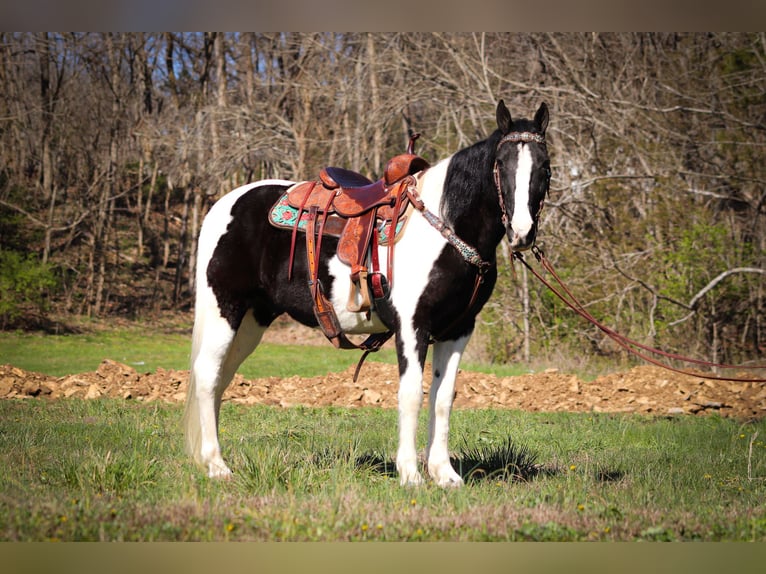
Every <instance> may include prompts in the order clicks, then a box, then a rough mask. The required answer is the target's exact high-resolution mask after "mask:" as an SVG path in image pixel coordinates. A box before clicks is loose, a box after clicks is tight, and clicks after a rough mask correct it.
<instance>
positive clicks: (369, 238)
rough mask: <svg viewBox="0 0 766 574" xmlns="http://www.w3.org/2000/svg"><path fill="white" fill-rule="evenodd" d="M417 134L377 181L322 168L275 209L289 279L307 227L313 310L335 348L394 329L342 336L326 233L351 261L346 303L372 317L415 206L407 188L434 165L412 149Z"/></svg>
mask: <svg viewBox="0 0 766 574" xmlns="http://www.w3.org/2000/svg"><path fill="white" fill-rule="evenodd" d="M414 139H415V138H414V137H413V139H411V140H410V144H409V146H408V149H407V153H404V154H401V155H398V156H395V157H393V158H392V159H391V160H389V161H388V163H387V164H386V167H385V170H384V174H383V177H382V178H381V179H379V180H377V181H371V180H370V179H368V178H367V177H365V176H363V175H362V174H359V173H357V172H354V171H351V170H347V169H344V168H339V167H325V168H323V169H322V170H321V171H320V173H319V178H318V180H315V181H304V182H299V183H297V184H295V185H293V186H292V187H291V188H290V189H289V190H288V191H287V193H286V194H285V195H284V196H282V197H281V198H280V200H279V201H277V203H276V204H275V206H274V207H273V208H272V215H271V217H270V221H271V223H272V224H273V225H278V226H281V227H287V226H289V227H290V228H291V229H292V240H291V245H290V260H289V274H288V280H290V279H291V278H292V268H293V259H294V255H295V245H296V241H297V236H298V232H303V233H305V240H306V258H307V266H308V272H309V273H308V275H309V280H308V284H309V289H310V290H311V297H312V301H313V304H314V314H315V316H316V318H317V321H318V322H319V325H320V327H321V328H322V331H323V332H324V334H325V336H326V337H327V338H328V339H329V340H330V341H331V342H332V343H333V344H334V345H335V346H336V347H338V348H343V349H362V350H365V351H375V350H377V349H378V348H380V346H382V345H383V343H385V341H386V340H388V339H389V338H390V337H391V335H392V333H391V332H390V331H388V332H386V333H376V334H373V335H370V337H368V339H367V340H366V341H364V342H363V343H361V344H355V343H353V342H351V341H350V340H349V339H348V338H347V337H346V336H345V334H344V333H343V331H342V329H341V327H340V323H339V321H338V318H337V314H336V312H335V309H334V307H333V304H332V302H331V301H330V300H329V299H328V298H327V297H326V296H325V294H324V292H323V290H322V285H321V283H320V281H319V254H320V253H321V244H322V238H323V237H324V236H328V235H329V236H333V237H337V238H338V248H337V256H338V258H339V259H340V260H341V261H342V262H343V263H345V264H347V265H349V266H350V267H351V272H350V276H349V280H350V282H351V288H350V290H349V299H348V302H347V304H346V308H347V309H348V310H349V311H351V312H354V313H367V314H368V315H369V313H370V312H371V310H372V308H373V307H374V306H375V305H377V304H381V303H382V302H383V301H385V300H387V298H388V294H389V292H390V289H391V286H392V285H393V262H394V246H395V244H396V234H397V232H398V231H400V229H401V228H402V227H403V225H404V223H405V222H406V218H407V215H406V212H407V209H408V207H409V204H410V200H409V194H408V189H409V188H410V186H415V185H416V180H415V177H414V176H415V174H416V173H418V172H420V171H423V170H425V169H427V168H428V167H429V164H428V162H427V161H426V160H425V159H423V158H422V157H419V156H417V155H415V154H414V153H413V143H414ZM285 209H290V210H291V215H290V218H289V223H288V224H287V225H285V222H284V221H281V222H279V221H277V219H278V217H277V216H275V214H278V213H279V212H280V210H285ZM379 245H385V246H387V248H388V259H387V270H386V274H385V275H384V274H383V273H381V271H380V269H379V264H378V246H379ZM371 295H372V297H371ZM362 360H363V359H362ZM360 366H361V361H360Z"/></svg>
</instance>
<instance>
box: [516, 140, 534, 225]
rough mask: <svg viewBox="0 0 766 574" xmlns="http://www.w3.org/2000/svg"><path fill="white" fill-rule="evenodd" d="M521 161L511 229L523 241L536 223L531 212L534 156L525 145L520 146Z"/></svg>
mask: <svg viewBox="0 0 766 574" xmlns="http://www.w3.org/2000/svg"><path fill="white" fill-rule="evenodd" d="M518 149H519V159H518V163H517V165H516V193H514V196H513V218H512V219H511V228H512V229H513V231H514V233H515V234H516V235H517V236H518V237H519V238H521V239H523V238H524V237H526V236H527V234H528V233H529V232H530V231H531V230H532V225H533V224H534V221H533V219H532V214H531V213H530V212H529V182H530V180H531V178H532V154H531V153H530V152H529V148H528V147H527V146H526V145H524V144H523V143H520V144H518Z"/></svg>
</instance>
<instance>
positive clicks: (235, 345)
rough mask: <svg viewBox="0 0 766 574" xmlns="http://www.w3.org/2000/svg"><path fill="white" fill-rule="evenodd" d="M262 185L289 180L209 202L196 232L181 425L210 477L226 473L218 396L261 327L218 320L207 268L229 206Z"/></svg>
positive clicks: (245, 187)
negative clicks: (188, 370) (190, 330)
mask: <svg viewBox="0 0 766 574" xmlns="http://www.w3.org/2000/svg"><path fill="white" fill-rule="evenodd" d="M267 184H282V185H289V184H290V182H287V181H282V180H267V181H262V182H258V183H254V184H247V185H243V186H241V187H238V188H237V189H235V190H234V191H231V192H230V193H228V194H226V195H225V196H224V197H222V198H221V199H220V200H218V201H217V202H216V203H215V205H214V206H213V207H212V208H211V209H210V212H209V213H208V214H207V216H206V217H205V220H204V222H203V224H202V229H201V230H200V238H199V250H198V259H197V276H196V281H197V297H196V301H195V310H194V312H195V317H194V333H193V335H192V354H191V373H190V378H189V388H188V390H187V396H186V410H185V412H184V427H185V434H186V449H187V451H188V452H189V454H191V455H192V456H193V457H194V460H195V461H197V463H198V464H200V465H201V466H203V467H204V468H205V470H206V471H207V473H208V476H210V477H212V478H225V477H228V476H230V475H231V470H230V469H229V467H228V466H226V463H225V462H224V461H223V458H222V457H221V449H220V445H219V442H218V414H219V412H220V407H221V397H222V396H223V392H224V390H225V389H226V387H227V386H228V385H229V383H230V382H231V378H232V377H233V376H234V373H235V372H236V370H237V367H238V366H239V365H240V363H241V362H242V361H243V360H244V359H245V357H247V355H249V354H250V353H251V352H252V351H253V349H255V347H256V345H257V344H258V342H259V341H260V338H261V336H262V335H263V331H264V329H263V328H262V327H260V326H258V325H257V324H256V322H255V319H254V318H253V316H252V314H251V313H248V314H247V315H246V316H245V318H244V319H243V321H242V324H241V326H240V328H239V330H238V332H236V333H235V332H234V330H233V329H232V328H231V326H230V325H229V324H228V322H227V321H226V320H225V319H224V318H223V317H221V312H220V309H219V307H218V302H217V300H216V297H215V294H214V293H213V290H212V289H211V288H210V286H209V285H208V283H207V268H208V265H209V264H210V260H211V259H212V257H213V253H214V252H215V248H216V246H217V245H218V241H219V240H220V238H221V236H222V235H223V234H224V233H225V232H226V228H227V226H228V224H229V222H230V221H231V209H232V206H233V205H234V203H235V202H236V201H237V199H239V198H240V197H241V196H242V195H243V194H245V193H247V192H248V191H250V190H251V189H253V188H256V187H259V186H261V185H267Z"/></svg>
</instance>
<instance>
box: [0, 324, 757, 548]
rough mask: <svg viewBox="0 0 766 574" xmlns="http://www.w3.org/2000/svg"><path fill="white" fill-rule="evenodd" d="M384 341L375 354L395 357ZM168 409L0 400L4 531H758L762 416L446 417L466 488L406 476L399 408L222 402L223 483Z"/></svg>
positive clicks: (295, 370)
mask: <svg viewBox="0 0 766 574" xmlns="http://www.w3.org/2000/svg"><path fill="white" fill-rule="evenodd" d="M188 346H189V335H188V333H187V332H185V331H184V330H183V329H181V330H176V332H171V331H167V330H162V329H157V330H154V331H151V330H149V329H146V328H140V327H132V328H121V329H111V330H105V329H98V330H93V331H92V332H86V333H82V334H76V335H66V336H50V335H48V336H42V335H36V334H20V333H0V360H1V361H2V362H3V363H11V364H14V365H16V366H19V367H22V368H25V369H29V370H37V371H41V372H44V373H48V374H54V375H63V374H69V373H76V372H82V371H88V370H94V369H95V368H96V367H97V366H98V364H99V363H100V362H101V361H102V360H103V359H105V358H110V359H113V360H116V361H120V362H124V363H126V364H129V365H132V366H134V367H136V368H137V369H138V370H141V371H151V370H154V369H155V368H156V367H158V366H162V367H165V368H178V369H185V368H187V362H188ZM295 351H299V352H297V353H296V352H295ZM384 353H388V354H387V355H386V354H383V355H378V356H376V357H373V360H381V359H382V360H385V361H390V362H393V360H394V358H393V351H392V350H391V349H386V350H384ZM357 358H358V354H357V353H348V352H343V351H336V350H334V349H333V348H332V347H330V346H329V345H328V346H321V347H299V348H295V347H285V346H281V345H264V346H263V347H262V348H260V349H259V350H258V351H257V352H256V353H255V354H254V355H253V356H252V357H251V358H250V359H248V361H247V363H246V364H245V366H244V367H243V369H242V372H243V374H244V375H245V376H246V377H255V376H286V375H293V374H299V375H301V376H312V375H320V374H322V373H326V372H328V371H338V370H342V369H345V368H347V367H348V366H349V365H351V364H354V362H355V361H356V360H357ZM488 370H492V368H488ZM501 374H507V373H502V372H501ZM181 411H182V407H181V406H179V405H166V404H162V403H151V404H144V403H137V402H129V401H119V400H111V399H99V400H94V401H83V400H75V399H71V400H60V401H47V400H44V399H26V400H18V399H14V400H3V401H0V446H2V448H0V540H28V541H32V540H41V541H45V540H269V541H272V540H305V541H337V540H471V541H481V540H492V541H494V540H511V541H513V540H559V541H566V540H652V541H654V540H737V541H749V540H758V541H766V505H764V504H763V500H765V499H766V445H765V442H766V423H765V422H764V421H760V422H747V423H746V422H741V421H736V420H732V419H724V418H720V417H718V416H710V417H668V418H660V417H656V418H652V417H643V416H638V415H613V414H596V413H594V414H574V413H573V414H565V413H556V414H545V413H525V412H519V411H510V410H457V411H455V412H454V414H453V420H452V425H451V445H450V446H451V450H452V453H453V459H454V461H455V465H456V468H458V469H459V471H460V472H461V473H462V474H463V475H464V476H465V477H466V479H467V484H466V486H465V487H464V488H462V489H459V490H443V489H440V488H438V487H436V486H434V485H433V484H432V483H430V482H428V483H427V484H425V485H424V486H423V487H420V488H417V489H413V488H402V487H400V486H399V484H398V479H397V478H396V476H395V472H394V464H393V459H394V456H395V452H396V440H397V439H396V436H397V432H396V425H397V421H396V411H395V410H383V409H375V408H360V409H345V408H338V407H328V408H307V407H294V408H288V409H282V408H276V407H266V406H254V407H246V406H243V405H235V404H231V403H225V404H224V406H223V411H222V417H221V441H222V445H223V448H224V455H225V457H226V458H227V460H228V461H229V463H230V464H231V466H232V468H233V470H234V472H235V477H234V479H233V480H231V481H228V482H217V481H211V480H208V479H207V478H206V477H204V475H203V474H202V473H201V472H200V471H199V470H198V469H197V468H195V467H194V466H193V465H192V464H191V463H190V461H189V460H188V458H187V456H186V455H185V454H184V453H183V451H182V444H183V441H182V434H181V427H180V421H181ZM426 416H427V413H426V412H425V411H424V412H423V413H422V418H421V425H420V435H419V445H420V447H421V448H423V446H424V442H425V428H426V424H425V422H426V421H425V417H426ZM756 433H758V434H757V435H756ZM751 441H752V445H751ZM751 446H752V448H750V447H751ZM511 450H512V451H513V452H509V451H511ZM509 454H510V455H514V456H516V458H515V459H514V458H513V457H512V456H511V457H509V456H507V455H509ZM525 457H526V458H525ZM509 458H510V459H513V460H516V461H517V462H520V463H521V465H522V466H524V465H525V464H526V467H525V472H522V471H521V470H520V469H518V468H515V467H512V466H510V467H506V463H507V461H508V459H509ZM525 461H526V462H525ZM532 463H536V464H537V466H535V467H530V466H529V465H531V464H532ZM530 469H531V470H532V471H530ZM519 475H521V478H519Z"/></svg>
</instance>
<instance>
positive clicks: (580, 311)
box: [513, 247, 766, 383]
mask: <svg viewBox="0 0 766 574" xmlns="http://www.w3.org/2000/svg"><path fill="white" fill-rule="evenodd" d="M532 254H533V255H534V256H535V258H536V259H537V261H538V262H539V263H540V265H542V267H543V269H544V270H545V271H547V272H548V273H550V275H551V277H553V279H554V280H555V281H556V283H557V284H558V285H559V286H560V288H561V290H562V291H563V293H562V292H561V291H560V290H559V289H557V288H556V287H555V286H554V285H553V284H552V283H551V282H550V281H548V280H547V279H546V278H545V277H544V276H543V275H542V274H541V273H539V272H538V271H537V270H535V269H534V268H533V267H532V266H531V265H529V263H527V261H526V260H525V259H524V255H523V254H522V253H520V252H518V251H517V252H514V253H513V258H514V260H516V261H520V262H521V264H522V265H524V267H526V268H527V269H528V270H529V271H530V272H531V273H532V274H533V275H534V276H535V277H537V278H538V279H539V280H540V282H541V283H543V285H545V286H546V287H547V288H548V289H550V290H551V292H553V294H554V295H556V296H557V297H558V298H559V299H561V301H563V302H564V304H565V305H566V306H567V307H569V308H570V309H571V310H572V311H574V312H575V313H576V314H577V315H579V316H580V317H582V318H584V319H586V320H587V321H589V322H590V323H592V324H593V325H595V326H596V327H598V328H599V329H600V330H601V331H602V332H603V333H605V334H606V335H607V336H608V337H609V338H611V339H612V340H613V341H615V342H616V343H617V344H618V345H620V347H622V348H623V349H625V350H626V351H628V352H630V353H632V354H634V355H636V356H637V357H639V358H641V359H643V360H644V361H646V362H647V363H651V364H652V365H656V366H658V367H661V368H663V369H667V370H669V371H673V372H675V373H679V374H682V375H688V376H690V377H701V378H704V379H709V380H713V381H729V382H735V383H766V378H749V377H721V376H717V375H705V374H701V373H695V372H691V371H687V370H684V369H678V368H676V367H673V366H671V365H668V364H666V363H663V362H662V361H659V360H657V359H654V358H653V357H651V356H650V355H660V356H663V357H666V358H668V359H674V360H678V361H682V362H684V363H690V364H696V365H700V366H705V367H712V368H718V369H742V370H747V369H766V366H764V365H758V366H751V367H745V366H741V365H739V366H738V365H724V364H718V363H711V362H708V361H702V360H699V359H692V358H689V357H684V356H682V355H677V354H674V353H668V352H666V351H662V350H660V349H656V348H654V347H650V346H648V345H643V344H641V343H639V342H638V341H634V340H632V339H629V338H628V337H626V336H625V335H621V334H620V333H618V332H616V331H614V330H613V329H610V328H609V327H607V326H606V325H604V324H603V323H601V322H599V321H598V320H597V319H596V318H595V317H593V315H591V314H590V313H589V312H588V311H587V310H586V309H585V307H584V306H583V305H582V303H580V302H579V301H578V300H577V298H576V297H575V296H574V295H573V294H572V292H571V291H570V290H569V289H568V288H567V286H566V285H565V284H564V282H563V281H562V280H561V278H560V277H559V276H558V274H557V273H556V271H555V269H554V268H553V265H552V264H551V263H550V261H548V259H547V258H546V257H545V254H544V253H543V252H542V250H540V249H539V248H537V247H533V248H532ZM636 349H641V351H646V353H643V352H641V351H637V350H636ZM647 353H648V354H647Z"/></svg>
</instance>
